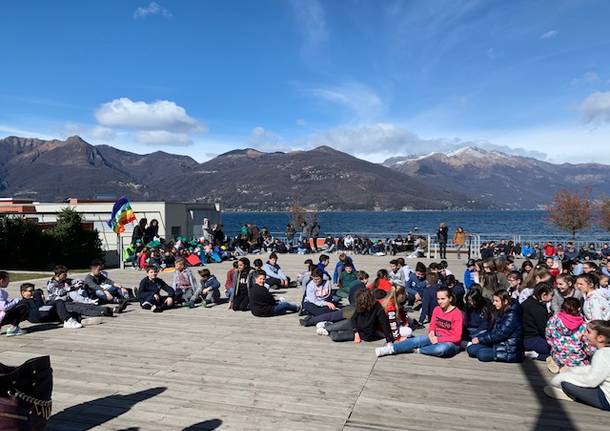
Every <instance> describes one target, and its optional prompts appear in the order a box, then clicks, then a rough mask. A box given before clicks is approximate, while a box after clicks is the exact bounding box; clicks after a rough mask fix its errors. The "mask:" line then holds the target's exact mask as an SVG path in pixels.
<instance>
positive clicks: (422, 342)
mask: <svg viewBox="0 0 610 431" xmlns="http://www.w3.org/2000/svg"><path fill="white" fill-rule="evenodd" d="M393 346H394V353H411V352H413V351H414V350H415V349H419V353H421V354H422V355H429V356H437V357H439V358H451V357H452V356H455V355H457V354H458V353H459V352H460V348H459V346H457V345H455V344H453V343H436V344H432V342H431V341H430V339H429V338H428V336H427V335H420V336H419V337H412V338H407V339H406V340H404V341H401V342H400V343H394V344H393Z"/></svg>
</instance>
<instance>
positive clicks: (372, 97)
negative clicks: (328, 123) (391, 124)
mask: <svg viewBox="0 0 610 431" xmlns="http://www.w3.org/2000/svg"><path fill="white" fill-rule="evenodd" d="M300 91H301V93H302V94H304V95H307V96H310V97H314V98H316V99H318V100H320V101H322V102H330V103H332V104H335V105H339V106H341V107H343V108H346V109H348V110H349V111H351V112H352V113H353V114H354V115H355V116H356V117H357V119H359V120H372V119H375V118H376V117H378V116H379V115H381V114H382V113H383V112H384V111H385V109H386V107H385V103H384V101H383V99H382V98H381V97H380V96H379V95H378V94H377V93H376V92H375V91H374V90H373V89H371V88H370V87H368V86H366V85H364V84H362V83H359V82H344V83H341V84H339V85H336V86H331V87H304V88H301V90H300Z"/></svg>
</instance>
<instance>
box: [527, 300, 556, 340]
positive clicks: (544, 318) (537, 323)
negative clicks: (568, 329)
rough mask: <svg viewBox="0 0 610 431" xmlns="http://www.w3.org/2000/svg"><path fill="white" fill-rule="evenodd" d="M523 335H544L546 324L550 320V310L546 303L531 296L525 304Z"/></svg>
mask: <svg viewBox="0 0 610 431" xmlns="http://www.w3.org/2000/svg"><path fill="white" fill-rule="evenodd" d="M521 308H523V336H524V337H526V338H527V337H543V338H544V336H545V335H544V332H545V329H546V324H547V322H548V321H549V311H548V308H547V307H546V304H544V303H542V302H540V301H538V300H537V299H536V298H534V297H533V296H530V297H529V298H527V299H526V300H525V301H523V304H521Z"/></svg>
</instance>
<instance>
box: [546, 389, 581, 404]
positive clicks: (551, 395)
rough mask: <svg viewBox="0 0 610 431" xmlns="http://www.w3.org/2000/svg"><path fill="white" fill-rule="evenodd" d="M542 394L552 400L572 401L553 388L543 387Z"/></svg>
mask: <svg viewBox="0 0 610 431" xmlns="http://www.w3.org/2000/svg"><path fill="white" fill-rule="evenodd" d="M544 393H545V394H546V396H547V397H549V398H554V399H556V400H564V401H574V400H573V399H572V398H570V397H569V396H567V395H566V393H565V392H564V391H562V390H561V389H559V388H555V387H553V386H545V387H544Z"/></svg>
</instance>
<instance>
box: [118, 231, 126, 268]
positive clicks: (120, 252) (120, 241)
mask: <svg viewBox="0 0 610 431" xmlns="http://www.w3.org/2000/svg"><path fill="white" fill-rule="evenodd" d="M116 244H117V253H118V255H119V268H120V269H125V262H123V237H122V236H121V234H120V233H117V234H116Z"/></svg>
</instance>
